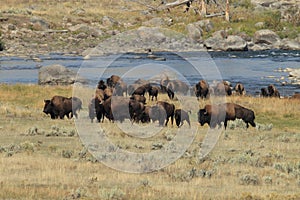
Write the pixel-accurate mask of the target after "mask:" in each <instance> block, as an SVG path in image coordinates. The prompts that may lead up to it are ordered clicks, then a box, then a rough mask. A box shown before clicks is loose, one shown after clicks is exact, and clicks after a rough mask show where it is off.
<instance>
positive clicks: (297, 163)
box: [0, 84, 300, 199]
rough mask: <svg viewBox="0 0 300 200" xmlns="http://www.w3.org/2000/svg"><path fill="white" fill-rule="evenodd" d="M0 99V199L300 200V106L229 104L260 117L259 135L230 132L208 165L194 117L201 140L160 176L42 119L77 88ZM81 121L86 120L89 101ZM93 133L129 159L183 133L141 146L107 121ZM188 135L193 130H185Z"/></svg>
mask: <svg viewBox="0 0 300 200" xmlns="http://www.w3.org/2000/svg"><path fill="white" fill-rule="evenodd" d="M0 94H1V95H0V118H1V121H0V137H1V140H0V199H300V192H299V191H300V151H299V143H300V131H299V117H300V103H299V100H298V101H297V100H291V99H270V98H264V99H263V98H253V97H228V98H227V101H228V102H236V103H238V104H241V105H244V106H245V107H248V108H251V109H253V110H254V112H255V114H256V120H255V121H256V122H257V124H258V125H259V127H258V128H253V127H249V129H248V130H246V129H244V128H243V127H242V126H240V127H239V126H237V127H235V126H234V124H232V125H230V126H229V128H228V129H227V130H226V131H225V130H222V133H221V136H220V138H219V140H218V142H217V144H216V146H215V147H214V149H213V150H212V151H211V152H210V154H209V155H208V156H207V157H205V159H202V160H199V155H198V154H199V150H200V148H201V144H202V141H203V138H204V137H205V135H206V133H207V131H208V127H207V125H205V126H203V127H201V126H200V125H199V124H198V123H197V122H196V112H195V111H192V114H191V118H192V121H193V122H192V127H196V128H197V133H196V136H195V138H194V140H193V142H192V144H191V146H190V147H189V148H188V149H187V150H186V152H185V153H184V154H183V155H182V156H181V157H180V158H179V159H178V160H176V161H175V162H173V163H171V164H170V165H168V166H166V167H165V168H162V169H159V170H155V171H153V172H149V173H126V172H122V171H118V170H114V169H111V168H110V167H107V166H106V165H104V164H102V163H101V162H98V161H97V160H96V159H95V158H94V157H93V156H91V154H89V152H88V151H87V150H86V148H85V146H84V145H82V141H81V138H80V137H79V136H78V134H77V130H76V127H75V123H74V120H72V119H64V120H51V119H50V117H49V116H46V115H45V114H44V113H43V112H42V109H43V105H44V102H43V100H44V99H49V98H51V97H52V96H53V95H56V94H60V95H64V96H71V95H72V87H70V86H69V87H58V86H57V87H42V86H37V85H22V84H16V85H5V84H1V85H0ZM159 99H161V100H162V99H163V100H167V98H166V96H164V95H160V96H159ZM173 103H174V104H175V105H178V102H176V101H174V102H173ZM205 103H209V101H208V100H207V101H206V102H199V105H197V106H198V107H203V105H204V104H205ZM79 116H80V118H87V103H86V100H84V105H83V110H82V111H81V112H80V113H79ZM94 125H95V126H97V127H99V129H102V130H109V133H110V136H109V137H110V138H111V141H113V142H114V143H115V144H117V145H118V147H120V148H121V149H126V150H127V151H130V152H131V151H132V152H148V151H149V150H151V149H152V151H155V150H154V149H155V148H157V149H159V148H162V147H161V146H160V144H161V143H162V144H164V143H165V142H166V141H168V140H169V135H170V134H171V135H172V134H173V133H174V132H176V131H177V130H178V128H177V127H176V126H174V127H172V126H171V125H169V126H168V127H167V128H164V129H162V132H163V133H162V134H159V135H156V136H154V137H151V138H147V139H138V138H134V137H132V136H129V135H127V134H124V133H122V131H120V130H119V129H117V128H114V127H113V126H112V124H111V123H109V122H108V121H105V122H104V123H103V124H98V123H97V124H96V123H94ZM181 129H183V130H189V128H187V124H186V123H185V124H184V125H183V127H182V128H181ZM167 133H168V134H169V135H168V134H167ZM157 149H156V150H157Z"/></svg>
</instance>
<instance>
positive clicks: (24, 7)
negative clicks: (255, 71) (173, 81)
mask: <svg viewBox="0 0 300 200" xmlns="http://www.w3.org/2000/svg"><path fill="white" fill-rule="evenodd" d="M167 2H171V0H168V1H167ZM158 6H160V1H135V0H121V1H117V2H115V1H114V2H112V1H110V0H103V1H101V2H98V1H94V0H86V1H84V2H82V1H75V0H72V1H59V3H56V1H47V2H44V1H34V2H28V1H25V0H12V1H7V2H6V4H1V6H0V21H1V25H0V35H1V36H0V38H1V39H0V44H1V45H0V49H2V50H3V51H0V54H1V55H34V54H46V53H49V52H59V53H65V54H70V53H71V54H79V55H82V54H83V52H84V51H86V50H88V49H89V48H93V47H95V46H97V45H98V44H99V43H100V42H102V41H104V40H105V39H107V38H112V37H114V36H115V35H118V33H122V32H123V33H124V32H126V31H131V30H136V29H137V28H140V27H160V28H165V29H170V30H172V31H175V32H177V33H178V34H179V35H180V34H183V35H184V36H185V37H186V39H184V40H178V38H180V39H182V37H179V36H178V34H176V36H174V37H171V43H172V42H173V41H177V42H179V43H180V42H181V43H189V44H191V45H192V47H188V48H186V49H183V50H201V49H203V47H204V48H206V46H207V45H208V46H209V48H212V49H216V48H217V49H216V50H230V49H231V48H227V47H226V44H225V47H221V48H220V49H218V48H219V47H214V46H212V47H210V45H211V44H210V43H209V42H206V39H209V38H210V37H212V36H214V35H215V32H216V31H220V30H222V31H225V37H224V38H222V39H223V40H224V42H225V43H229V42H230V41H225V39H227V36H228V35H233V36H237V37H239V38H234V43H237V42H239V41H241V42H242V47H238V49H237V50H244V49H251V50H263V49H270V48H285V49H291V50H292V49H297V50H298V49H300V37H299V32H300V28H299V21H300V12H299V0H292V1H287V0H285V1H271V0H266V1H262V0H254V1H250V0H242V1H238V0H232V1H230V22H226V21H225V20H224V17H213V18H205V17H202V16H201V15H199V14H195V12H199V3H198V2H197V1H195V2H194V3H193V4H192V7H191V8H192V9H190V10H189V11H188V12H184V11H185V9H186V6H184V5H183V6H178V7H176V8H172V9H170V10H162V11H153V8H156V7H158ZM219 12H221V10H220V9H219V8H218V7H217V6H216V5H215V4H210V5H208V7H207V14H214V13H219ZM261 29H267V30H271V31H273V32H274V34H276V35H275V37H276V40H274V41H275V42H274V41H267V42H265V43H263V44H262V45H261V44H256V43H255V38H254V37H255V35H256V32H257V31H259V30H261ZM154 31H155V30H154ZM146 34H148V33H146ZM173 34H174V33H173ZM173 34H171V35H173ZM272 34H273V33H272ZM274 34H273V35H274ZM223 35H224V34H223ZM273 35H272V37H273ZM153 37H155V39H156V38H157V35H154V36H153ZM158 37H159V36H158ZM267 37H269V36H267ZM142 40H143V38H142ZM279 40H280V43H278V41H279ZM270 42H271V44H269V43H270ZM276 42H277V44H275V43H276ZM193 45H195V46H193ZM238 45H240V44H235V46H238ZM245 45H246V46H247V48H245ZM119 46H120V45H119ZM234 48H236V47H234ZM181 49H182V48H181ZM129 50H130V49H129Z"/></svg>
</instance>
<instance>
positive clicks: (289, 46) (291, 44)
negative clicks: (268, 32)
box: [280, 39, 300, 50]
mask: <svg viewBox="0 0 300 200" xmlns="http://www.w3.org/2000/svg"><path fill="white" fill-rule="evenodd" d="M280 48H281V49H286V50H300V42H298V41H296V40H289V39H283V40H281V45H280Z"/></svg>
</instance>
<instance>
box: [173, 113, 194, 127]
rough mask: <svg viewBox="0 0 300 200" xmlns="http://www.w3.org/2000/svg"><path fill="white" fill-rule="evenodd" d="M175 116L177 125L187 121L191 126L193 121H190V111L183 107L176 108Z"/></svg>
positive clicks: (179, 125)
mask: <svg viewBox="0 0 300 200" xmlns="http://www.w3.org/2000/svg"><path fill="white" fill-rule="evenodd" d="M190 112H191V111H189V113H190ZM174 117H175V122H176V125H177V127H178V128H179V127H181V126H182V125H183V122H184V121H186V122H187V123H188V124H189V126H190V127H191V122H190V117H189V114H188V112H186V111H184V110H182V109H176V110H175V114H174Z"/></svg>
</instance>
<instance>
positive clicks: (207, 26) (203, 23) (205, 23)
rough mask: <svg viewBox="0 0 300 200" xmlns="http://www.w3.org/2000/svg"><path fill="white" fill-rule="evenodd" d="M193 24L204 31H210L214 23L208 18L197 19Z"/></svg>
mask: <svg viewBox="0 0 300 200" xmlns="http://www.w3.org/2000/svg"><path fill="white" fill-rule="evenodd" d="M193 24H194V25H195V26H198V27H199V28H201V30H204V31H206V32H211V31H212V30H213V28H214V24H213V23H212V21H211V20H209V19H205V20H200V21H197V22H195V23H193Z"/></svg>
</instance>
